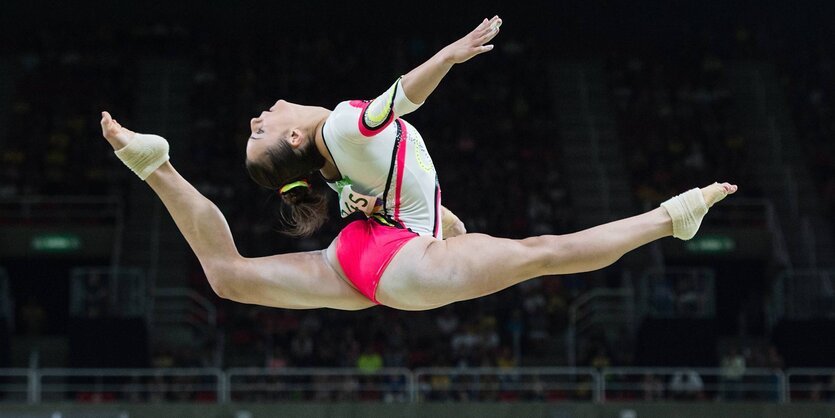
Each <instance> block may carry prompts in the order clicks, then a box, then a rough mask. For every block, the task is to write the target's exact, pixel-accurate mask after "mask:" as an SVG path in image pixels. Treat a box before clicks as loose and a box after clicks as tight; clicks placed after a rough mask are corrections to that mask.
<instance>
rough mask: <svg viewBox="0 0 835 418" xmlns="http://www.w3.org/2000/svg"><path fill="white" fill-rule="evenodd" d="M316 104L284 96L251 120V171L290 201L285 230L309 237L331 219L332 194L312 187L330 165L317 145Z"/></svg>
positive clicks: (248, 163) (284, 216)
mask: <svg viewBox="0 0 835 418" xmlns="http://www.w3.org/2000/svg"><path fill="white" fill-rule="evenodd" d="M312 109H313V108H312V107H311V106H302V105H297V104H293V103H288V102H286V101H284V100H279V101H277V102H276V103H275V104H274V105H273V106H272V107H270V109H269V110H267V111H264V112H261V115H260V116H258V117H257V118H253V119H252V120H251V121H250V124H249V127H250V131H251V132H250V136H249V140H248V141H247V145H246V170H247V172H248V173H249V176H250V177H251V178H252V180H254V181H255V182H256V183H258V184H259V185H261V186H263V187H265V188H268V189H270V190H272V191H275V192H276V193H278V194H280V195H281V197H282V200H283V201H284V203H286V204H287V205H288V206H289V208H288V209H287V210H282V211H281V218H282V220H283V221H284V223H285V224H286V225H287V228H285V230H284V231H283V232H284V233H286V234H288V235H291V236H308V235H310V234H312V233H313V232H316V230H318V229H319V228H320V227H321V226H322V224H324V222H325V221H326V220H327V194H326V193H325V192H324V191H322V190H314V189H313V188H312V187H311V186H310V180H311V177H312V176H314V175H316V172H317V171H318V170H319V169H321V168H322V166H324V165H325V158H324V157H323V156H322V154H321V153H320V152H319V150H318V149H317V148H316V141H315V138H316V135H315V127H316V123H314V119H315V116H314V112H312Z"/></svg>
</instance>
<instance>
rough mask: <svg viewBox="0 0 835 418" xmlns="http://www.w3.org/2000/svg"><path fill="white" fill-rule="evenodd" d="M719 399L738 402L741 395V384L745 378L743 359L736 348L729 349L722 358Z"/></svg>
mask: <svg viewBox="0 0 835 418" xmlns="http://www.w3.org/2000/svg"><path fill="white" fill-rule="evenodd" d="M720 367H721V369H722V370H721V378H720V379H721V382H720V393H719V396H720V399H723V400H732V401H733V400H739V399H740V397H741V394H742V391H741V389H742V388H741V384H742V379H743V377H744V376H745V357H744V356H743V355H742V353H741V352H740V351H739V349H737V348H735V347H734V348H731V349H730V350H728V352H727V353H726V354H725V355H724V356H723V357H722V362H721V365H720Z"/></svg>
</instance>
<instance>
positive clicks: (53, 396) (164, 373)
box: [28, 369, 225, 402]
mask: <svg viewBox="0 0 835 418" xmlns="http://www.w3.org/2000/svg"><path fill="white" fill-rule="evenodd" d="M29 377H30V379H32V378H34V379H35V383H34V384H30V385H29V387H31V388H36V389H37V390H36V391H35V393H32V394H30V395H29V397H28V399H30V400H35V401H34V402H40V401H44V402H67V401H80V402H85V401H86V402H106V401H120V402H199V401H204V402H219V401H223V400H224V399H225V398H224V397H223V396H225V389H224V385H223V382H224V379H225V374H224V373H223V372H222V371H221V370H220V369H43V370H35V371H34V372H33V373H30V374H29ZM30 402H31V401H30Z"/></svg>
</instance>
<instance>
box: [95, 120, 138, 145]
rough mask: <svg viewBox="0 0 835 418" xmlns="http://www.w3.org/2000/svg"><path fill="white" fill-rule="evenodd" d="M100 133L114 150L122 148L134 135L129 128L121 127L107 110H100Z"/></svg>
mask: <svg viewBox="0 0 835 418" xmlns="http://www.w3.org/2000/svg"><path fill="white" fill-rule="evenodd" d="M101 134H102V136H104V139H106V140H107V142H109V143H110V146H112V147H113V149H114V150H119V149H122V148H123V147H124V146H125V145H127V144H128V142H130V140H131V139H133V136H134V135H136V133H135V132H133V131H131V130H130V129H127V128H124V127H122V125H119V122H116V119H113V118H112V117H111V116H110V113H108V112H106V111H105V112H101Z"/></svg>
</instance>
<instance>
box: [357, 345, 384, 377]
mask: <svg viewBox="0 0 835 418" xmlns="http://www.w3.org/2000/svg"><path fill="white" fill-rule="evenodd" d="M357 368H358V369H359V370H360V371H362V372H363V373H374V372H376V371H378V370H380V369H382V368H383V356H381V355H380V353H379V352H377V350H375V349H374V347H372V346H371V345H368V346H366V347H365V350H364V351H363V352H362V354H360V356H359V358H358V359H357Z"/></svg>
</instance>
